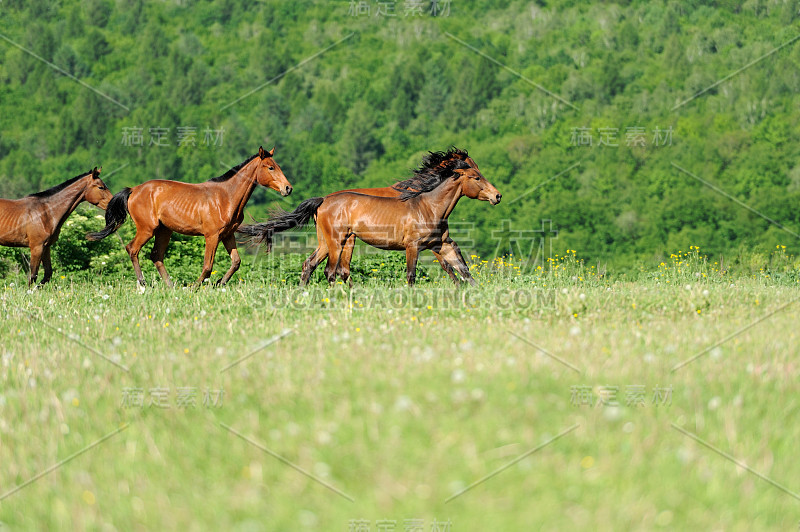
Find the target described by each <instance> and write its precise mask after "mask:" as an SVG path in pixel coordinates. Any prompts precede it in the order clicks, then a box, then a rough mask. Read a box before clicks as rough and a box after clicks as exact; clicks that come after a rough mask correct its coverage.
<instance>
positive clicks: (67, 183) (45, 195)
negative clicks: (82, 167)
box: [28, 172, 92, 198]
mask: <svg viewBox="0 0 800 532" xmlns="http://www.w3.org/2000/svg"><path fill="white" fill-rule="evenodd" d="M91 173H92V172H83V173H82V174H78V175H76V176H75V177H73V178H71V179H67V180H66V181H64V182H63V183H61V184H60V185H56V186H54V187H50V188H48V189H47V190H43V191H41V192H34V193H33V194H28V197H30V198H49V197H50V196H52V195H53V194H57V193H58V192H61V191H62V190H64V189H65V188H67V187H68V186H70V185H71V184H73V183H74V182H75V181H77V180H78V179H81V178H82V177H86V176H87V175H89V174H91Z"/></svg>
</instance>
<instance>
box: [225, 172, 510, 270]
mask: <svg viewBox="0 0 800 532" xmlns="http://www.w3.org/2000/svg"><path fill="white" fill-rule="evenodd" d="M396 187H397V188H398V189H402V190H403V192H401V193H400V196H399V197H378V196H370V195H367V194H363V193H359V192H340V193H338V194H335V195H330V196H327V197H325V198H310V199H307V200H305V201H303V202H302V203H301V204H300V205H299V206H298V207H297V209H295V210H294V211H293V212H289V213H281V214H278V215H276V216H273V217H272V218H270V219H269V220H268V221H267V222H265V223H259V224H253V225H245V226H242V227H240V228H239V233H242V234H244V235H247V236H249V237H250V240H251V241H254V242H269V241H270V240H271V238H272V235H273V234H274V233H279V232H282V231H286V230H287V229H291V228H293V227H297V226H301V225H305V224H307V223H308V222H309V221H310V220H311V218H312V217H313V218H314V220H315V222H316V225H317V240H318V247H317V249H316V250H314V252H313V253H312V254H311V256H310V257H308V259H306V261H305V262H304V263H303V273H302V276H301V284H306V283H307V282H308V279H309V278H310V276H311V274H312V273H313V272H314V270H315V269H316V267H317V266H318V265H319V263H320V262H322V261H323V260H325V259H327V260H328V264H327V266H326V267H325V276H326V278H327V279H328V281H329V282H331V283H332V282H334V280H335V279H336V272H337V269H338V267H339V264H340V259H341V255H342V250H343V248H344V246H345V244H346V243H347V240H348V238H350V237H351V236H356V237H358V238H360V239H361V240H363V241H364V242H366V243H367V244H370V245H372V246H375V247H377V248H380V249H387V250H405V252H406V280H407V282H408V284H409V285H413V284H414V281H415V279H416V270H417V260H418V257H419V253H420V251H423V250H425V249H430V250H432V251H435V252H436V253H438V254H439V255H440V256H442V257H443V258H444V260H446V261H447V262H448V263H450V264H453V265H456V266H455V267H456V269H457V270H458V273H459V274H460V275H461V276H462V277H464V278H465V279H468V280H470V281H472V282H474V280H473V279H472V275H471V274H470V273H469V268H467V266H466V264H464V265H462V264H460V261H459V259H458V257H457V256H456V251H455V248H453V247H452V246H447V245H446V244H447V242H448V240H449V237H450V235H449V227H448V224H447V218H448V217H449V216H450V213H451V212H452V211H453V209H454V208H455V206H456V204H457V203H458V200H459V199H460V198H461V197H462V196H466V197H468V198H471V199H479V200H484V201H488V202H490V203H491V204H492V205H496V204H498V203H499V202H500V199H501V198H502V195H501V194H500V193H499V192H498V190H497V189H496V188H495V187H494V185H492V184H491V183H489V181H487V180H486V178H484V177H483V175H482V174H481V173H480V171H478V170H477V169H476V168H473V167H472V166H470V165H469V164H468V163H467V162H466V161H464V160H460V159H455V160H452V161H449V162H448V163H446V164H444V165H443V166H436V167H434V168H429V167H425V168H424V170H423V171H419V170H418V171H417V172H416V173H415V175H414V177H412V178H411V179H408V180H406V181H402V182H400V183H398V184H397V185H396Z"/></svg>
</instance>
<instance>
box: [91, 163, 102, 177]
mask: <svg viewBox="0 0 800 532" xmlns="http://www.w3.org/2000/svg"><path fill="white" fill-rule="evenodd" d="M102 171H103V167H102V166H101V167H100V169H98V168H97V167H96V166H95V167H94V168H92V177H93V178H95V179H97V176H99V175H100V172H102Z"/></svg>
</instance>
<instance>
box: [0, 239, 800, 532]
mask: <svg viewBox="0 0 800 532" xmlns="http://www.w3.org/2000/svg"><path fill="white" fill-rule="evenodd" d="M386 256H388V255H386ZM297 260H299V259H297ZM296 262H297V261H296ZM473 262H474V263H475V266H474V267H473V271H474V272H475V273H476V274H477V275H476V278H477V279H478V280H479V282H480V285H479V286H477V287H472V288H454V287H453V286H452V285H451V284H450V283H449V281H446V280H445V279H444V278H443V276H442V274H441V273H440V272H437V271H436V270H435V269H431V270H430V272H431V273H430V276H429V277H430V278H429V279H428V280H425V281H424V282H422V283H420V285H418V286H417V287H416V288H413V289H409V288H407V287H404V286H403V285H402V278H403V275H402V272H401V271H396V272H390V273H393V274H394V278H393V280H390V281H387V280H380V279H376V280H373V281H369V280H367V281H366V282H362V283H359V284H357V285H356V286H355V287H354V288H353V289H348V288H345V287H344V286H340V285H336V286H334V287H332V288H329V287H328V286H327V285H325V284H322V283H321V282H318V283H316V284H313V285H312V286H310V287H309V288H307V289H301V288H298V287H296V286H294V285H293V283H291V282H285V281H284V280H283V279H278V278H274V277H272V278H264V277H259V276H258V275H256V273H255V272H254V271H251V272H250V273H245V274H243V275H240V276H237V277H235V278H234V282H233V283H232V284H231V285H229V287H227V288H226V289H224V290H223V289H219V288H216V289H215V288H212V287H210V286H204V287H203V288H201V289H200V290H197V291H193V290H189V289H185V288H178V289H175V290H168V289H166V288H164V287H163V286H162V285H160V284H156V283H154V284H153V286H151V287H149V288H148V289H147V290H146V291H145V292H144V293H141V292H140V291H138V290H137V288H136V285H135V283H134V281H133V276H132V274H130V273H129V275H128V276H127V278H124V279H119V278H114V279H113V280H109V279H104V278H102V277H99V278H97V279H94V280H82V279H81V278H80V277H79V276H77V275H74V276H71V275H69V274H66V275H65V276H64V277H65V278H63V279H62V278H61V276H60V275H59V274H58V272H57V274H56V276H55V280H54V282H53V283H52V284H51V285H50V286H48V287H46V288H44V289H42V290H38V291H34V292H29V291H27V290H26V289H25V288H24V287H23V286H20V285H21V284H22V277H21V276H20V275H17V276H14V275H11V276H9V277H7V278H6V279H4V280H3V281H2V286H0V304H2V309H0V310H1V311H2V315H3V319H2V321H0V335H1V336H0V337H2V347H0V360H1V363H2V372H0V375H1V376H2V383H1V384H0V497H2V500H0V522H1V523H2V525H3V526H2V527H0V528H8V529H11V530H16V529H20V530H24V529H103V530H112V529H133V530H149V529H180V530H201V529H212V528H218V529H224V530H304V529H309V530H360V531H361V530H381V528H380V527H381V526H385V527H387V528H383V529H385V530H392V529H393V530H437V529H439V530H454V531H460V530H470V531H472V530H529V529H547V530H564V529H573V528H574V529H577V528H590V529H608V530H612V529H613V530H628V529H633V530H652V529H661V528H663V529H674V530H775V529H783V530H787V529H790V530H793V529H796V528H797V526H798V522H800V500H798V497H800V496H798V495H796V494H797V493H798V492H800V461H798V458H797V442H798V441H800V427H799V426H798V424H797V423H796V421H797V419H798V418H800V363H798V360H797V352H798V350H797V330H798V329H797V322H798V315H800V305H798V304H792V303H793V302H794V301H795V300H796V299H797V298H798V297H800V283H798V281H797V276H796V269H795V270H790V271H788V272H786V271H784V272H769V271H763V272H756V273H747V274H744V273H741V274H732V273H726V272H722V273H721V272H719V269H718V268H715V265H714V264H708V263H706V262H705V261H703V260H701V259H700V258H699V257H698V255H697V253H696V252H693V253H691V254H689V255H682V256H681V257H677V256H676V257H673V258H672V260H671V261H670V262H669V264H664V265H655V266H652V267H651V266H650V265H643V266H642V268H641V271H640V272H639V274H638V275H635V276H632V277H630V278H628V277H624V276H613V275H612V274H611V272H609V274H608V275H606V276H599V275H595V271H594V268H591V267H584V265H583V264H582V263H580V261H577V260H576V259H575V258H574V254H570V253H567V256H566V257H560V258H556V259H555V261H554V262H555V263H556V264H557V267H554V268H552V269H551V270H550V271H549V272H547V273H543V270H534V271H533V272H526V271H525V268H524V267H520V266H519V265H515V263H514V261H513V259H510V258H506V259H502V260H497V261H493V262H489V263H483V262H481V261H480V259H479V258H475V259H474V260H473ZM220 264H221V265H225V266H227V263H226V262H225V259H224V258H223V259H221V263H220ZM537 272H538V273H537ZM220 273H221V272H220ZM377 273H378V274H383V273H384V272H380V271H379V272H377ZM150 274H151V275H152V271H150ZM218 275H219V274H218ZM185 280H189V279H185ZM265 344H268V345H265ZM694 357H696V358H695V359H694V360H691V359H693V358H694ZM690 360H691V361H690ZM687 361H689V362H688V363H686V364H685V365H683V366H680V367H679V368H677V369H675V368H676V366H678V365H680V364H682V363H684V362H687ZM220 391H222V392H220ZM615 392H616V393H615ZM615 395H616V397H615ZM615 401H616V403H618V406H614V402H615ZM140 402H141V404H139V403H140ZM588 403H593V404H592V405H591V406H590V405H589V404H588ZM115 431H117V432H115ZM102 438H107V439H105V440H103V441H101V442H100V443H97V442H98V441H99V440H101V439H102ZM75 453H81V454H78V455H77V456H74V455H75ZM720 453H724V454H725V455H727V457H726V456H723V455H722V454H720ZM64 460H67V461H66V462H63V463H62V461H64ZM734 460H735V461H737V462H738V464H737V463H735V462H734ZM58 464H60V465H58ZM54 466H57V467H55V468H54ZM743 466H747V467H749V468H751V471H748V470H747V469H745V468H744V467H743ZM48 471H49V472H48ZM44 472H47V473H46V474H44V475H42V476H40V475H41V474H42V473H44ZM487 476H488V477H489V478H485V477H487ZM762 477H763V478H762ZM31 480H33V481H32V482H29V481H31ZM481 480H482V482H481ZM464 490H466V491H464ZM392 522H394V528H391V524H392ZM200 523H202V524H200ZM448 524H449V525H448ZM416 525H422V527H423V528H414V526H416ZM447 526H449V528H447ZM366 527H368V528H366ZM437 527H438V528H437Z"/></svg>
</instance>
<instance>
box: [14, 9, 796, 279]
mask: <svg viewBox="0 0 800 532" xmlns="http://www.w3.org/2000/svg"><path fill="white" fill-rule="evenodd" d="M0 28H2V29H1V30H0V34H1V36H2V38H0V197H4V198H15V197H21V196H24V195H26V194H29V193H32V192H35V191H39V190H42V189H44V188H47V187H49V186H52V185H55V184H57V183H60V182H62V181H64V180H66V179H68V178H71V177H73V176H75V175H76V174H79V173H82V172H87V171H89V170H90V169H91V168H92V167H93V166H95V165H98V166H102V167H103V170H104V171H103V177H104V179H105V181H106V183H107V184H108V185H109V186H110V188H111V189H112V190H113V191H115V192H116V191H117V190H119V189H120V188H121V187H124V186H133V185H136V184H139V183H141V182H144V181H146V180H149V179H155V178H166V179H176V180H181V181H188V182H199V181H204V180H207V179H210V178H212V177H215V176H218V175H220V174H222V173H224V172H225V171H226V170H227V169H228V168H230V167H232V166H234V165H236V164H238V163H240V162H241V161H242V160H243V159H245V158H246V157H248V156H250V155H252V154H253V153H255V152H256V151H257V150H258V147H259V146H260V145H264V147H265V148H267V149H269V148H271V147H272V146H275V147H276V154H275V159H276V161H277V162H278V163H279V164H280V165H281V167H282V169H283V171H284V173H285V174H286V176H287V177H288V179H289V180H290V181H291V183H292V185H293V186H294V193H293V194H292V196H290V197H289V198H286V199H281V198H280V197H279V196H278V195H277V194H276V193H274V191H270V190H266V189H259V190H257V191H256V193H255V194H254V196H253V197H252V199H251V200H250V204H249V208H248V212H249V214H250V215H252V216H253V217H255V218H256V219H261V218H263V217H264V216H265V215H266V213H267V212H268V210H269V209H270V208H273V207H275V206H281V207H283V208H285V209H290V208H294V206H296V205H297V204H298V203H299V202H300V201H301V200H302V199H305V198H308V197H312V196H318V195H324V194H326V193H328V192H333V191H335V190H340V189H343V188H349V187H355V186H385V185H388V184H391V183H393V182H395V181H397V180H400V179H402V178H405V177H408V175H409V172H410V169H412V168H413V167H414V166H416V165H417V164H418V163H419V161H420V159H421V157H422V156H423V155H424V154H425V153H426V152H427V151H428V150H443V149H446V148H447V147H449V146H451V145H455V146H457V147H459V148H464V149H467V150H469V153H470V155H471V156H472V157H473V158H474V160H475V161H476V163H477V164H478V165H479V166H480V169H481V171H482V173H483V175H484V176H485V177H486V178H487V179H488V180H489V181H491V182H492V183H493V184H494V185H495V186H497V188H498V189H499V190H500V191H501V192H502V193H503V202H502V203H500V204H499V205H498V206H496V207H492V206H490V205H488V203H485V202H477V201H470V200H466V199H464V200H462V201H461V203H460V204H459V206H458V208H457V209H456V210H455V212H454V213H453V215H452V216H451V219H450V220H451V223H452V224H453V226H454V227H455V230H454V237H455V238H456V239H457V240H458V239H459V234H460V233H459V232H461V233H464V234H462V236H463V238H464V240H465V241H467V242H469V245H468V246H466V247H467V248H468V251H469V252H475V253H480V254H482V255H487V256H488V255H491V254H493V253H495V252H498V251H499V252H508V251H512V252H513V251H515V249H513V244H509V245H508V247H507V248H504V245H505V244H504V245H501V246H500V247H499V248H498V242H501V241H503V242H504V241H509V240H511V241H513V239H514V235H515V234H519V232H520V231H530V230H540V229H541V227H542V221H543V220H552V224H553V227H554V228H556V229H557V230H558V238H557V241H556V242H555V244H554V246H555V248H556V249H557V250H558V252H559V253H563V251H564V250H565V249H575V250H578V253H579V254H580V255H581V256H582V257H584V258H586V259H588V260H589V261H602V262H606V263H608V264H615V265H620V266H622V265H631V264H633V263H634V262H635V261H641V260H651V261H659V260H661V259H662V258H663V257H669V254H670V253H673V252H677V251H678V250H688V249H689V246H700V248H701V249H702V250H703V252H704V253H707V254H708V255H709V256H710V257H716V256H719V255H724V256H725V257H726V258H727V257H731V259H730V260H736V259H735V257H742V256H744V255H746V254H748V253H768V252H769V251H770V250H774V249H775V247H776V246H777V245H785V246H786V249H787V252H790V253H792V254H795V255H796V254H798V253H800V242H798V236H797V234H796V233H800V144H798V142H797V137H798V132H800V96H798V93H800V41H799V40H796V39H797V37H798V36H799V35H800V1H798V0H786V1H784V0H780V1H778V0H750V1H747V2H744V3H740V2H728V1H718V2H701V1H691V0H689V1H681V2H678V1H668V2H664V1H633V2H620V3H611V2H609V3H592V4H590V3H585V2H578V1H539V2H521V1H506V0H494V1H491V2H490V1H488V0H479V1H467V0H453V1H450V2H445V1H444V0H439V1H438V2H401V1H398V2H377V1H367V2H350V1H317V2H312V1H306V0H294V1H291V2H289V1H283V0H281V1H247V2H243V1H239V0H221V1H213V2H212V1H196V0H183V1H173V0H165V1H151V2H145V1H142V0H117V1H114V0H87V1H83V2H77V1H62V2H55V1H47V0H24V1H23V0H3V1H2V3H0ZM776 49H777V50H776ZM770 52H772V53H770ZM766 54H769V55H766ZM765 55H766V57H764V56H765ZM698 93H700V94H699V95H698ZM695 95H696V97H694V96H695ZM679 167H680V168H679ZM681 169H685V170H686V171H687V172H684V171H683V170H681ZM690 173H691V174H693V175H690ZM703 181H705V183H704V182H703ZM712 187H715V188H712ZM473 224H474V228H472V229H470V227H473ZM504 231H506V232H507V233H508V234H507V235H505V236H504V234H503V232H504ZM465 233H469V234H465ZM86 249H87V250H89V252H91V250H92V245H91V244H87V245H86Z"/></svg>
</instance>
